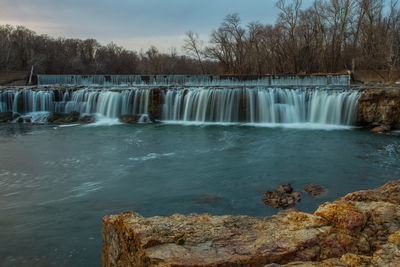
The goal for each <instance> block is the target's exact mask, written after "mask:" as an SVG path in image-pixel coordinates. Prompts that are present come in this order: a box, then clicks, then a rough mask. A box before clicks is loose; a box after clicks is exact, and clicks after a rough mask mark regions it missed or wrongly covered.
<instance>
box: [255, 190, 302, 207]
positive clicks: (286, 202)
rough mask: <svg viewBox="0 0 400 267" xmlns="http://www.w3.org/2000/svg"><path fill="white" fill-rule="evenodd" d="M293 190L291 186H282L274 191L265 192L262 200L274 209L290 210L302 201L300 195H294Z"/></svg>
mask: <svg viewBox="0 0 400 267" xmlns="http://www.w3.org/2000/svg"><path fill="white" fill-rule="evenodd" d="M292 192H293V188H292V186H291V185H290V184H281V185H280V186H278V188H277V189H276V190H274V191H267V192H265V197H264V198H263V199H262V201H263V202H264V204H266V205H269V206H272V207H274V208H283V209H286V208H289V207H293V206H295V205H296V202H299V201H300V200H301V195H300V193H298V192H296V193H293V194H291V193H292Z"/></svg>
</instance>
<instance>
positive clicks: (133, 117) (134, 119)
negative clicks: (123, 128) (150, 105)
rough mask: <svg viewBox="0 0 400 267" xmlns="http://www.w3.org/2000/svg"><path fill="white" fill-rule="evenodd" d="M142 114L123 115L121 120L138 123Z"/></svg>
mask: <svg viewBox="0 0 400 267" xmlns="http://www.w3.org/2000/svg"><path fill="white" fill-rule="evenodd" d="M140 118H141V115H122V116H120V117H119V120H120V121H121V122H123V123H138V122H139V121H140Z"/></svg>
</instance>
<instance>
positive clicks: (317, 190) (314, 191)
mask: <svg viewBox="0 0 400 267" xmlns="http://www.w3.org/2000/svg"><path fill="white" fill-rule="evenodd" d="M304 191H306V192H307V193H309V194H310V195H312V196H313V197H315V196H318V195H319V194H321V193H323V192H325V191H326V189H325V187H323V186H320V185H316V184H308V185H306V186H305V187H304Z"/></svg>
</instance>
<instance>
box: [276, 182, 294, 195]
mask: <svg viewBox="0 0 400 267" xmlns="http://www.w3.org/2000/svg"><path fill="white" fill-rule="evenodd" d="M277 191H279V192H280V193H288V194H290V193H292V192H293V188H292V186H291V185H290V184H281V185H280V186H278V189H277Z"/></svg>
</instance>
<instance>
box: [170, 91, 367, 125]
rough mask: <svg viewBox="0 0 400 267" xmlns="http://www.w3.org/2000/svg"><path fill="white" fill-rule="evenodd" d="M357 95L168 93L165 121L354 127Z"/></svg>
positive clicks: (228, 92)
mask: <svg viewBox="0 0 400 267" xmlns="http://www.w3.org/2000/svg"><path fill="white" fill-rule="evenodd" d="M359 97H360V94H359V92H357V91H345V90H315V89H313V90H312V89H278V88H258V89H257V88H256V89H254V88H247V89H210V88H189V89H183V90H174V89H170V90H167V92H166V94H165V104H164V107H163V117H162V119H163V120H167V121H171V120H172V121H174V120H181V121H187V122H189V121H194V122H250V123H319V124H337V125H339V124H340V125H351V124H353V122H354V120H355V115H356V108H357V102H358V99H359Z"/></svg>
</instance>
